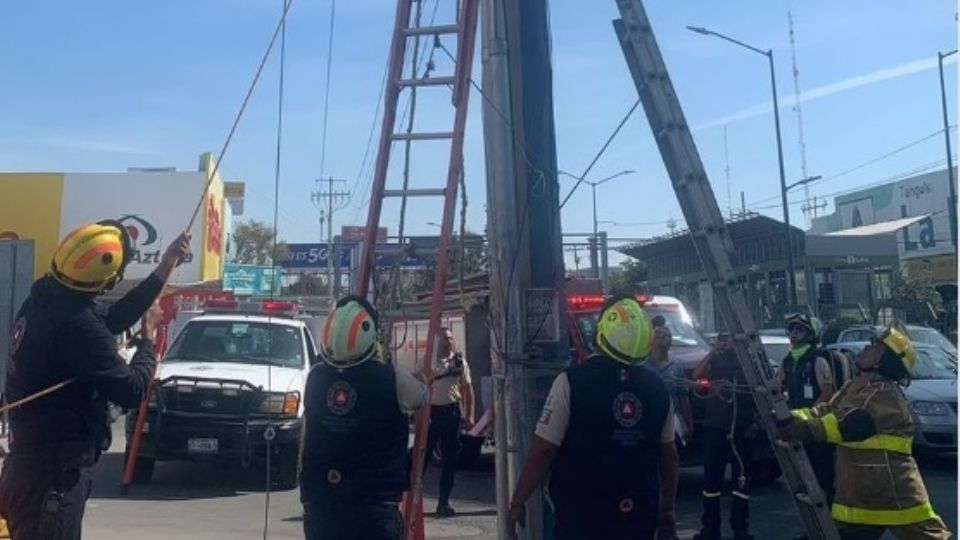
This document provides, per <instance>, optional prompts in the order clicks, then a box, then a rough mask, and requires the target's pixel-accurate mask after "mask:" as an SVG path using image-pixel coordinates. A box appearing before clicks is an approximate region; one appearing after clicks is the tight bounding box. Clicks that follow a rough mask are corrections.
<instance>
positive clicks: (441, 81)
mask: <svg viewBox="0 0 960 540" xmlns="http://www.w3.org/2000/svg"><path fill="white" fill-rule="evenodd" d="M454 80H455V79H454V78H453V77H426V78H419V79H400V80H399V81H397V84H399V85H400V86H445V85H448V84H453V83H454Z"/></svg>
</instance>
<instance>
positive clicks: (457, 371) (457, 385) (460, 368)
mask: <svg viewBox="0 0 960 540" xmlns="http://www.w3.org/2000/svg"><path fill="white" fill-rule="evenodd" d="M439 338H440V339H439V344H440V348H439V350H438V351H437V352H438V354H437V361H436V362H435V363H434V366H433V372H434V376H433V392H432V393H431V397H430V429H429V432H428V435H427V455H426V459H425V460H424V466H426V465H427V463H429V458H430V456H431V454H432V453H433V450H434V448H435V447H436V446H437V443H438V442H439V443H440V457H441V472H440V490H439V492H438V497H437V516H439V517H453V516H455V515H456V514H457V512H456V511H455V510H454V509H453V508H452V507H451V506H450V493H451V492H452V491H453V481H454V476H455V475H456V472H457V464H458V463H459V461H460V430H461V427H465V428H466V429H468V430H469V429H470V428H471V427H473V386H472V382H471V380H470V365H469V364H468V363H467V361H466V360H465V359H464V358H463V354H462V353H460V352H459V351H458V350H457V344H456V341H455V340H454V339H453V332H451V331H450V329H449V328H441V329H440V336H439Z"/></svg>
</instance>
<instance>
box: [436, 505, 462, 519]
mask: <svg viewBox="0 0 960 540" xmlns="http://www.w3.org/2000/svg"><path fill="white" fill-rule="evenodd" d="M455 515H457V511H456V510H454V509H453V507H451V506H450V505H449V504H443V505H437V517H442V518H449V517H453V516H455Z"/></svg>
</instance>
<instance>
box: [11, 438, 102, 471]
mask: <svg viewBox="0 0 960 540" xmlns="http://www.w3.org/2000/svg"><path fill="white" fill-rule="evenodd" d="M8 459H12V460H13V461H16V462H18V463H21V464H23V465H26V466H35V465H39V466H43V467H44V468H46V469H48V470H56V471H63V470H75V469H84V468H87V467H93V466H94V465H95V464H96V463H97V461H99V460H100V450H99V449H98V448H97V446H96V445H95V444H94V443H92V442H65V443H50V444H16V443H14V445H13V446H12V447H11V449H10V456H9V457H8Z"/></svg>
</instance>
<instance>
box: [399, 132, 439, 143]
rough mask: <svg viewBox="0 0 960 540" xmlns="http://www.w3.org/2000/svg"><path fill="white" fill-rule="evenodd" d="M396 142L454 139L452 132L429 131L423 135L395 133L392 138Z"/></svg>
mask: <svg viewBox="0 0 960 540" xmlns="http://www.w3.org/2000/svg"><path fill="white" fill-rule="evenodd" d="M390 138H391V139H393V140H395V141H434V140H438V139H452V138H453V132H452V131H427V132H423V133H394V134H393V135H391V136H390Z"/></svg>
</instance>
